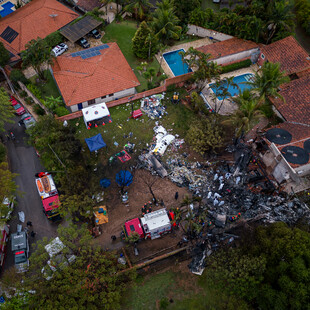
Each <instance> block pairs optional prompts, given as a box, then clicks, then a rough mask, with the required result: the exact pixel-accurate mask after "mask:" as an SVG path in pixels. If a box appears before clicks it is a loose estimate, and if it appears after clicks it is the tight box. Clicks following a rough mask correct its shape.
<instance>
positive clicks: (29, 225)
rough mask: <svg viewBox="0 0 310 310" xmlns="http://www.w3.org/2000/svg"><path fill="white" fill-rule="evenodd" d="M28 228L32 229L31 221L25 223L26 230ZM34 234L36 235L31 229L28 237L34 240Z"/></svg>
mask: <svg viewBox="0 0 310 310" xmlns="http://www.w3.org/2000/svg"><path fill="white" fill-rule="evenodd" d="M28 227H32V222H31V221H28V222H27V229H29V228H28ZM36 234H37V233H36V232H34V231H33V229H32V230H31V233H30V236H31V237H32V238H34V237H35V235H36Z"/></svg>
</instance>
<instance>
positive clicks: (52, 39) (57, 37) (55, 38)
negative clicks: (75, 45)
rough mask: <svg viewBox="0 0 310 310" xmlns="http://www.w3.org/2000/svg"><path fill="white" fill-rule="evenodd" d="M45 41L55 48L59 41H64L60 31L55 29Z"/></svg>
mask: <svg viewBox="0 0 310 310" xmlns="http://www.w3.org/2000/svg"><path fill="white" fill-rule="evenodd" d="M44 41H45V42H46V44H47V45H48V46H49V47H51V48H53V47H54V46H56V45H58V44H59V43H61V42H62V41H63V36H62V35H61V34H60V32H59V31H55V32H53V33H51V34H49V35H48V36H47V37H46V38H45V39H44Z"/></svg>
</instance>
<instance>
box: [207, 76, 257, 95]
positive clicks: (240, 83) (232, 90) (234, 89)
mask: <svg viewBox="0 0 310 310" xmlns="http://www.w3.org/2000/svg"><path fill="white" fill-rule="evenodd" d="M253 76H254V74H252V73H246V74H242V75H238V76H235V77H234V79H233V81H234V83H236V84H237V85H238V86H239V88H237V87H235V86H229V87H228V92H229V93H230V96H227V97H234V96H236V95H238V94H239V89H240V90H241V91H243V90H244V89H251V88H252V86H251V85H248V84H245V82H249V81H250V80H251V78H252V77H253ZM209 87H210V88H211V89H212V90H213V92H214V93H215V94H216V93H217V99H219V100H223V96H222V92H221V91H219V90H218V91H217V89H216V85H215V83H213V84H210V85H209Z"/></svg>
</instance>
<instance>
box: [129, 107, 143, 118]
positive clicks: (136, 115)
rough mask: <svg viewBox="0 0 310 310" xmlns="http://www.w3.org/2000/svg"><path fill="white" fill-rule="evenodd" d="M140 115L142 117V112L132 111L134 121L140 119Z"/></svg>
mask: <svg viewBox="0 0 310 310" xmlns="http://www.w3.org/2000/svg"><path fill="white" fill-rule="evenodd" d="M142 115H143V114H142V111H141V110H140V109H138V110H135V111H133V113H132V118H134V119H136V118H139V117H141V116H142Z"/></svg>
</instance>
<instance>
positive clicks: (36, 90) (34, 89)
mask: <svg viewBox="0 0 310 310" xmlns="http://www.w3.org/2000/svg"><path fill="white" fill-rule="evenodd" d="M27 88H28V89H29V90H30V91H31V92H32V93H33V94H34V95H35V96H36V97H37V98H38V99H39V100H40V101H43V98H42V94H41V91H40V89H39V88H38V87H37V86H35V85H33V84H28V85H27Z"/></svg>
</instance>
